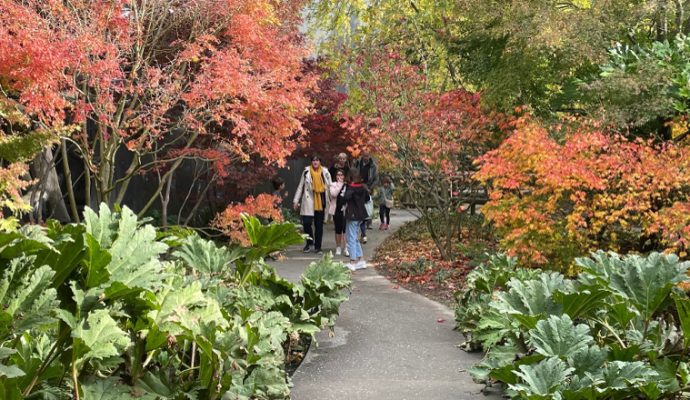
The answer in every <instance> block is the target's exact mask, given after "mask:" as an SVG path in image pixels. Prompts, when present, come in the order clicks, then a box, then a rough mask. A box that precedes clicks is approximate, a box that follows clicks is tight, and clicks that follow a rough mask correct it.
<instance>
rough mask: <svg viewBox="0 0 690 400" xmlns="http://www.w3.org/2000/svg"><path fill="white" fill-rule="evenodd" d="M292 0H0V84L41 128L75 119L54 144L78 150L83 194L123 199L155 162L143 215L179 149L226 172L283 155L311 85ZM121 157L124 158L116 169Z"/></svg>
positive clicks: (219, 173)
mask: <svg viewBox="0 0 690 400" xmlns="http://www.w3.org/2000/svg"><path fill="white" fill-rule="evenodd" d="M300 7H301V2H300V1H299V0H293V1H275V0H258V1H248V0H223V1H221V0H201V1H194V2H179V1H174V0H147V1H128V0H108V1H97V2H93V1H85V0H77V1H70V2H61V1H47V2H46V1H38V0H26V1H15V0H0V15H2V18H1V19H0V85H1V88H2V92H1V93H3V96H6V97H8V98H11V99H13V100H16V101H17V104H18V105H19V109H20V110H21V112H22V113H24V114H25V115H26V116H27V117H28V118H30V119H31V121H32V123H33V124H35V125H37V126H42V127H44V128H46V129H56V128H62V127H65V126H75V127H77V129H74V130H73V133H72V134H71V135H70V136H69V137H65V138H64V140H63V144H62V146H63V148H65V147H69V149H70V151H76V152H77V154H78V155H79V156H80V157H81V159H82V160H83V163H84V170H85V175H84V179H83V180H80V182H82V183H83V184H84V185H85V187H86V188H89V189H87V190H85V193H86V198H85V199H84V202H85V203H86V204H90V203H92V200H91V196H92V192H93V193H94V194H95V196H96V198H97V200H98V201H106V202H108V203H110V204H113V203H120V202H122V201H123V199H124V198H125V194H126V193H127V189H128V186H129V184H130V182H131V179H132V177H134V176H135V175H137V174H140V173H143V172H146V171H151V170H153V171H157V172H158V173H159V177H160V178H159V180H158V187H157V189H156V190H155V191H154V194H153V196H152V197H151V198H150V199H149V200H148V201H147V202H146V204H145V206H144V207H143V209H142V210H140V211H141V213H144V212H146V211H147V210H148V209H149V208H150V207H151V206H152V205H153V204H154V203H155V202H156V201H157V200H158V197H159V195H160V194H161V192H162V191H163V190H164V188H165V187H166V185H168V186H169V182H170V181H171V180H172V179H173V174H174V173H175V171H176V170H177V168H179V167H180V165H181V164H182V162H183V161H184V160H185V159H190V158H194V159H197V160H203V161H204V162H207V163H208V165H209V167H211V168H213V169H214V170H215V171H216V174H214V175H213V176H214V177H215V178H216V179H223V178H226V177H227V173H226V170H227V167H228V166H229V165H232V164H238V163H242V162H246V161H247V160H249V159H250V158H252V157H258V159H260V160H262V162H264V163H277V164H281V163H282V162H283V160H284V159H285V157H287V156H288V155H290V154H291V152H292V151H293V150H294V148H295V144H294V139H295V138H296V137H298V136H300V134H301V132H302V124H301V121H300V117H302V116H303V115H305V114H306V113H307V112H308V109H309V106H310V101H309V99H308V97H307V95H306V92H307V91H308V90H309V89H312V88H313V87H314V84H315V78H314V77H312V76H309V75H305V74H304V73H303V58H304V57H305V56H306V55H307V48H306V46H305V43H304V41H303V39H302V38H301V36H300V34H299V31H298V27H299V24H300V18H299V11H300ZM67 141H69V145H68V144H67V143H66V142H67ZM122 154H128V156H127V157H126V159H128V160H131V161H130V162H129V164H128V165H127V167H126V168H124V170H120V168H117V163H116V160H117V159H118V157H121V156H122ZM66 172H67V171H66ZM66 176H67V177H68V178H69V176H70V175H69V174H66ZM72 185H73V182H72V181H70V180H69V179H68V182H67V187H68V189H69V190H70V191H69V194H70V196H69V198H70V203H71V206H72V207H71V209H72V214H73V218H75V219H78V211H77V209H76V205H75V204H76V201H75V199H74V193H73V192H72V191H71V188H72ZM91 188H93V189H91Z"/></svg>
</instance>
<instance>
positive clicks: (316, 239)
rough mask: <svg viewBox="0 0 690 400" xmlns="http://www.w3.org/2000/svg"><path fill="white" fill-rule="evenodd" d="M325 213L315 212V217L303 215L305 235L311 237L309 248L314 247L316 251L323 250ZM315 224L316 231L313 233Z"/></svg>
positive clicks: (308, 242) (308, 241) (308, 240)
mask: <svg viewBox="0 0 690 400" xmlns="http://www.w3.org/2000/svg"><path fill="white" fill-rule="evenodd" d="M324 217H325V213H324V212H323V211H314V216H313V217H312V216H310V215H303V216H302V227H303V228H304V233H306V234H307V235H309V238H308V239H307V246H311V245H312V244H313V245H314V248H315V249H316V250H321V239H323V219H324ZM312 224H314V230H313V231H312V229H311V226H312Z"/></svg>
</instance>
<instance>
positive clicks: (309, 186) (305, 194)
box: [292, 155, 331, 254]
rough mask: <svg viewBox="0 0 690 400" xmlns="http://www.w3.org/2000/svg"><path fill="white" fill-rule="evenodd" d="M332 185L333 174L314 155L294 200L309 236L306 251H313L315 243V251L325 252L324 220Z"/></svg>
mask: <svg viewBox="0 0 690 400" xmlns="http://www.w3.org/2000/svg"><path fill="white" fill-rule="evenodd" d="M330 186H331V174H330V173H329V172H328V169H326V168H324V167H323V166H321V158H320V157H319V156H317V155H315V156H313V157H312V158H311V165H309V166H308V167H306V168H305V169H304V172H303V173H302V177H301V179H300V181H299V185H298V186H297V191H296V192H295V198H294V199H293V201H292V205H293V207H294V209H295V210H300V216H301V217H302V226H303V227H304V233H306V234H307V235H308V236H309V237H308V238H307V243H306V244H305V246H304V252H305V253H308V252H309V251H311V246H312V245H314V252H315V253H317V254H322V253H323V252H322V250H321V242H322V239H323V222H324V217H325V215H326V212H327V211H328V209H329V207H330V196H329V193H328V191H329V188H330ZM312 225H313V227H314V229H313V230H312Z"/></svg>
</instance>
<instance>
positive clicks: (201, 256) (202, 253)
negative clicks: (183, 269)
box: [173, 234, 233, 276]
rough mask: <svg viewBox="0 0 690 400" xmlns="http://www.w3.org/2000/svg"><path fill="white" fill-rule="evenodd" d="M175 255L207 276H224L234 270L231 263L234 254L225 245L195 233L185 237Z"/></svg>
mask: <svg viewBox="0 0 690 400" xmlns="http://www.w3.org/2000/svg"><path fill="white" fill-rule="evenodd" d="M173 256H175V257H177V258H179V259H181V260H182V261H184V262H185V264H187V266H188V267H189V268H191V269H192V270H194V271H195V272H197V273H200V274H202V275H206V276H219V275H220V276H222V275H224V274H226V273H228V272H231V271H232V268H230V266H229V264H230V262H232V261H233V256H232V254H231V253H230V251H228V249H227V248H226V247H225V246H222V247H218V246H217V245H216V244H215V243H213V241H211V240H206V239H202V238H201V237H199V235H197V234H194V235H190V236H188V237H187V238H185V240H184V242H183V243H182V246H180V247H179V249H177V250H176V251H175V252H173Z"/></svg>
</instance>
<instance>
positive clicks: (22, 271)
mask: <svg viewBox="0 0 690 400" xmlns="http://www.w3.org/2000/svg"><path fill="white" fill-rule="evenodd" d="M34 261H35V257H34V256H30V257H27V256H20V257H18V258H15V259H13V260H12V261H11V262H10V265H9V267H8V268H6V269H5V270H4V271H3V272H2V275H0V341H1V340H2V339H6V338H7V336H8V335H13V336H19V335H21V334H22V333H23V332H24V331H27V330H29V329H32V328H36V327H41V326H45V325H47V324H51V323H53V322H54V321H55V319H54V318H53V317H52V312H53V310H54V309H55V308H56V307H57V304H58V302H57V292H56V291H55V289H53V288H51V287H50V286H51V283H52V279H53V276H54V275H55V272H54V271H53V270H52V269H51V268H50V267H48V266H46V265H44V266H41V267H36V266H35V265H34Z"/></svg>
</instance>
